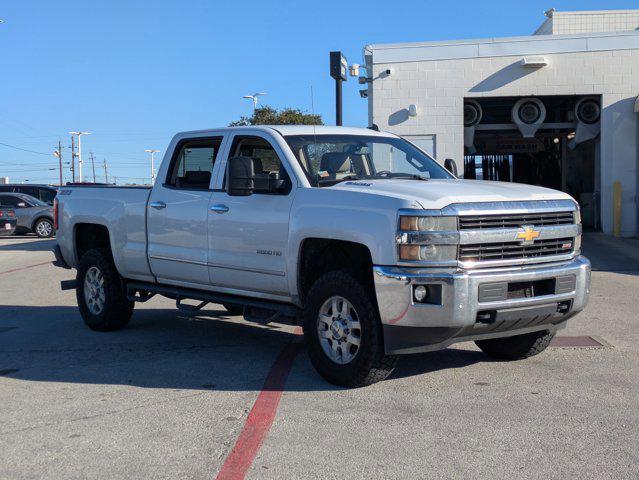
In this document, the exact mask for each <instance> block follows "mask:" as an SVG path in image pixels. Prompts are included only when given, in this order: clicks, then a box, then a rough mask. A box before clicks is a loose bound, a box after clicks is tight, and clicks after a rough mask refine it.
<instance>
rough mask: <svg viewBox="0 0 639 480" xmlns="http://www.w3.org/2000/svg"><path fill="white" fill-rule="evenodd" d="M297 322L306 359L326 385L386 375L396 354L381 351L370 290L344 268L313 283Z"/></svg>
mask: <svg viewBox="0 0 639 480" xmlns="http://www.w3.org/2000/svg"><path fill="white" fill-rule="evenodd" d="M303 321H304V341H305V342H306V344H307V346H308V354H309V357H310V359H311V363H312V364H313V366H314V367H315V369H316V370H317V371H318V372H319V374H320V375H321V376H322V377H323V378H324V379H325V380H327V381H329V382H330V383H333V384H335V385H340V386H343V387H362V386H366V385H370V384H373V383H375V382H379V381H380V380H384V379H385V378H386V377H388V376H389V375H390V374H391V373H392V371H393V369H394V367H395V363H396V361H397V357H395V356H388V355H385V354H384V340H383V333H382V324H381V321H380V318H379V314H378V312H377V308H376V304H375V300H374V297H373V294H372V292H371V289H370V288H369V287H368V286H367V285H365V284H364V283H363V282H362V281H360V280H359V279H357V277H355V276H354V275H352V274H350V273H349V272H342V271H338V272H329V273H326V274H324V275H322V276H321V277H320V278H319V279H318V280H317V281H316V282H315V284H314V285H313V286H312V288H311V290H310V292H309V293H308V297H307V299H306V306H305V308H304V312H303Z"/></svg>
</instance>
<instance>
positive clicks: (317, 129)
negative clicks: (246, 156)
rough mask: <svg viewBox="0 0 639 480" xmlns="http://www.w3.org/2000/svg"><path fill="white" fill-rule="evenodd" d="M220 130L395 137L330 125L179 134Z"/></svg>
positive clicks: (374, 131) (182, 133) (189, 132)
mask: <svg viewBox="0 0 639 480" xmlns="http://www.w3.org/2000/svg"><path fill="white" fill-rule="evenodd" d="M220 130H229V131H238V130H239V131H242V130H253V131H255V130H263V131H273V130H275V131H277V132H279V133H280V134H281V135H285V136H286V135H369V136H379V137H394V136H395V135H393V134H392V133H388V132H378V131H376V130H371V129H370V128H355V127H335V126H328V125H250V126H246V127H224V128H215V129H206V130H192V131H188V132H180V133H179V134H178V135H184V134H188V135H192V134H206V133H209V132H214V131H217V132H219V131H220Z"/></svg>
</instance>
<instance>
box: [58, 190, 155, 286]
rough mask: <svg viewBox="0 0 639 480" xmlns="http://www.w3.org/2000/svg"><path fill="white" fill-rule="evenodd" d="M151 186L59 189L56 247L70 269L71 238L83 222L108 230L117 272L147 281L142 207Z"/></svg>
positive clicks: (72, 262)
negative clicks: (58, 247)
mask: <svg viewBox="0 0 639 480" xmlns="http://www.w3.org/2000/svg"><path fill="white" fill-rule="evenodd" d="M150 194H151V187H145V186H127V187H120V186H115V185H70V186H66V187H63V188H61V189H60V191H59V193H58V196H57V200H58V222H59V226H58V232H57V236H58V244H59V245H60V249H61V251H62V253H63V255H64V258H66V259H67V261H68V262H69V264H70V266H72V267H75V266H76V265H77V262H78V258H77V255H76V252H75V251H74V236H75V235H76V231H81V229H80V230H78V229H77V227H78V225H81V224H83V223H86V224H94V225H102V226H104V227H105V228H107V229H108V230H109V236H110V239H111V245H112V249H113V258H114V261H115V264H116V266H117V268H118V270H119V271H121V272H127V274H128V276H130V278H132V279H137V280H145V281H151V280H153V276H152V275H151V270H150V267H149V262H148V260H147V256H146V246H147V244H146V206H147V202H148V199H149V195H150Z"/></svg>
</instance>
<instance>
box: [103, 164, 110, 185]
mask: <svg viewBox="0 0 639 480" xmlns="http://www.w3.org/2000/svg"><path fill="white" fill-rule="evenodd" d="M104 183H109V173H108V171H107V163H106V158H105V159H104Z"/></svg>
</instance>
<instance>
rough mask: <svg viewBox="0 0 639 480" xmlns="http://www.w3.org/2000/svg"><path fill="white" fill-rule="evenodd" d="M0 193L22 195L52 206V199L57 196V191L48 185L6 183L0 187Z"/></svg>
mask: <svg viewBox="0 0 639 480" xmlns="http://www.w3.org/2000/svg"><path fill="white" fill-rule="evenodd" d="M0 193H24V194H25V195H31V196H32V197H35V198H37V199H38V200H41V201H43V202H44V203H46V204H47V205H51V206H53V199H54V198H55V196H56V195H57V193H58V189H57V188H56V187H52V186H50V185H36V184H28V185H23V184H15V183H8V184H4V185H0Z"/></svg>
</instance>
